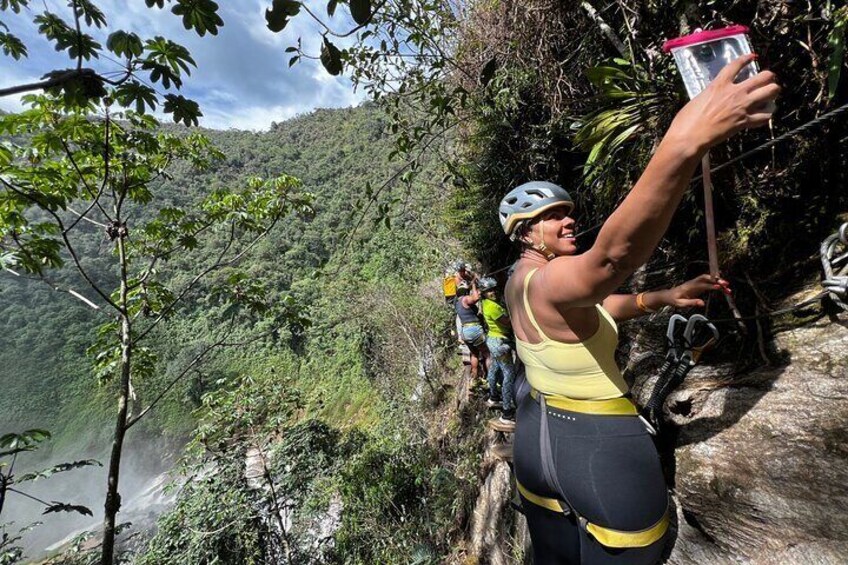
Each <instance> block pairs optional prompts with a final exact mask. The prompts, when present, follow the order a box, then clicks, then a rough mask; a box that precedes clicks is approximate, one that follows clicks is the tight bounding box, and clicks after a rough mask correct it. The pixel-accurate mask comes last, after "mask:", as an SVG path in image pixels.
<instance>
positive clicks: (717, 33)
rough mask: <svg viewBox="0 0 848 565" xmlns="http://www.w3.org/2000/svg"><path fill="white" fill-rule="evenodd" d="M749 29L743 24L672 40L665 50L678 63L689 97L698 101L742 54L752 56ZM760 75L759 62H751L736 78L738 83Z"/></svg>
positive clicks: (664, 46) (666, 44)
mask: <svg viewBox="0 0 848 565" xmlns="http://www.w3.org/2000/svg"><path fill="white" fill-rule="evenodd" d="M747 33H748V28H747V27H745V26H741V25H735V26H730V27H725V28H722V29H714V30H710V31H697V32H695V33H693V34H691V35H684V36H683V37H678V38H676V39H671V40H669V41H666V42H665V43H664V44H663V51H665V52H666V53H668V52H669V51H671V54H672V55H674V62H675V63H677V69H678V70H679V71H680V76H681V77H683V83H684V84H685V85H686V92H687V93H688V94H689V98H695V97H696V96H697V95H698V94H700V93H701V91H702V90H704V89H705V88H706V87H707V85H709V84H710V82H712V80H713V79H714V78H715V77H716V76H717V75H718V74H719V73H720V72H721V70H722V69H723V68H724V67H725V65H727V64H728V63H730V62H731V61H733V60H734V59H738V58H739V57H741V56H742V55H747V54H748V53H751V43H750V42H749V41H748V35H747ZM758 72H759V68H758V67H757V63H756V62H754V61H751V62H750V63H749V64H748V65H746V66H745V68H743V69H742V71H741V72H740V73H739V74H738V75H737V76H736V82H742V81H743V80H745V79H748V78H750V77H752V76H754V75H755V74H757V73H758Z"/></svg>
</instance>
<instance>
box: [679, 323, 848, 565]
mask: <svg viewBox="0 0 848 565" xmlns="http://www.w3.org/2000/svg"><path fill="white" fill-rule="evenodd" d="M776 345H777V346H778V347H779V348H780V349H781V350H783V352H784V354H786V355H788V358H789V362H788V364H786V365H784V366H782V367H766V368H763V369H759V370H757V371H755V372H753V373H749V374H745V375H742V376H739V377H730V376H728V371H727V368H726V367H725V368H721V367H719V368H717V367H704V368H702V367H697V368H696V369H695V370H694V371H693V372H692V373H691V374H690V376H689V377H688V378H687V381H686V383H685V384H684V387H683V388H681V389H680V390H678V391H677V392H675V393H674V394H672V396H671V397H670V399H669V402H668V403H667V407H668V408H669V409H670V411H671V414H670V416H671V419H672V420H673V421H674V423H675V424H676V425H677V426H679V434H678V436H677V440H676V449H675V450H674V457H673V463H671V464H670V467H671V472H670V475H671V478H672V480H673V487H674V493H675V500H676V502H677V505H678V509H677V510H678V518H679V530H678V536H677V540H676V542H675V546H674V548H673V551H672V553H671V556H670V558H669V561H668V562H669V563H674V564H680V565H684V564H695V563H699V564H700V563H740V562H741V563H754V564H763V565H765V564H770V565H771V564H782V563H786V564H789V563H793V564H794V563H804V564H808V563H810V564H811V563H818V564H830V563H834V564H835V563H846V562H848V355H846V354H848V323H846V322H845V319H842V320H839V319H836V318H831V319H828V318H824V319H821V320H819V321H817V322H816V323H814V324H812V325H809V326H806V327H803V328H798V329H793V330H790V331H786V332H784V333H782V334H780V335H779V336H778V337H777V338H776Z"/></svg>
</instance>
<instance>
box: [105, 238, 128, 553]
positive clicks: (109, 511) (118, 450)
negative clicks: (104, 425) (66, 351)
mask: <svg viewBox="0 0 848 565" xmlns="http://www.w3.org/2000/svg"><path fill="white" fill-rule="evenodd" d="M117 245H118V256H119V258H120V263H121V298H120V308H121V388H120V392H119V395H118V414H117V418H116V420H115V436H114V438H113V440H112V454H111V455H110V457H109V476H108V478H107V481H106V503H105V505H104V517H103V546H102V552H101V554H100V565H112V563H113V560H114V557H115V521H116V517H117V515H118V511H119V510H120V509H121V495H120V494H119V493H118V478H119V476H120V470H121V454H122V452H123V447H124V435H125V434H126V431H127V412H128V407H129V395H130V362H131V356H132V334H131V329H132V328H131V326H130V316H129V312H128V310H127V292H128V288H127V287H128V284H127V280H128V275H127V257H126V250H125V249H124V239H123V236H120V237H118V240H117Z"/></svg>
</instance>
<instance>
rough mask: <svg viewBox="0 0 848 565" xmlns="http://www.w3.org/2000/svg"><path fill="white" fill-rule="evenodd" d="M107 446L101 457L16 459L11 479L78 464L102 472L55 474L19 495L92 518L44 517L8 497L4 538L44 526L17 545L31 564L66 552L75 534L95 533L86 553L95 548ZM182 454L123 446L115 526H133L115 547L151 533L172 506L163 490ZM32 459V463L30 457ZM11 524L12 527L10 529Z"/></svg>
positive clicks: (170, 445) (146, 445)
mask: <svg viewBox="0 0 848 565" xmlns="http://www.w3.org/2000/svg"><path fill="white" fill-rule="evenodd" d="M108 448H109V446H105V449H103V450H102V451H100V452H86V453H72V455H71V456H70V458H69V457H59V456H56V457H54V458H50V459H48V460H47V461H46V462H45V461H41V462H40V463H38V464H32V463H31V462H30V461H27V457H28V455H30V454H27V453H24V454H22V455H20V456H19V460H18V464H17V466H16V469H15V475H16V476H18V477H20V476H21V475H22V474H24V473H25V472H28V471H33V470H40V469H44V468H49V467H52V466H53V465H56V464H59V463H63V462H70V461H76V460H80V459H96V460H98V461H100V462H101V463H102V464H103V466H102V467H97V466H91V467H82V468H79V469H74V470H71V471H68V472H64V473H59V474H56V475H53V476H52V477H48V478H46V479H39V480H37V481H35V482H27V483H23V484H21V485H20V487H19V490H22V491H23V492H25V493H27V494H30V495H32V496H35V497H37V498H40V499H42V500H45V501H47V502H52V501H57V502H63V503H68V504H74V505H82V506H86V507H88V508H89V509H90V510H91V511H92V513H93V514H94V516H84V515H82V514H79V513H76V512H55V513H50V514H46V515H43V514H42V512H43V511H44V507H43V506H42V505H41V504H39V503H37V502H35V501H34V500H31V499H28V498H26V497H24V496H21V495H19V494H17V493H8V494H7V498H6V504H5V508H4V509H3V515H2V516H0V523H5V524H7V533H9V534H10V535H15V534H16V533H17V531H18V530H19V529H21V528H23V527H24V526H27V525H28V524H31V523H33V522H36V521H39V522H43V523H42V525H40V526H38V527H36V528H34V529H33V530H32V531H29V532H27V533H25V534H24V535H23V538H22V540H21V541H20V542H19V543H18V545H20V546H22V547H23V548H24V554H25V556H26V558H27V560H29V561H25V562H31V561H32V560H38V559H40V558H44V557H45V556H47V555H52V554H55V553H56V552H57V551H58V550H59V549H64V548H66V547H67V545H68V544H69V542H70V541H71V540H72V539H73V538H75V537H76V536H78V535H79V534H81V533H83V532H85V531H90V532H92V533H94V534H95V535H94V537H93V538H92V541H90V542H89V543H88V544H86V545H85V547H90V546H91V545H96V544H97V543H99V539H100V535H99V532H100V529H101V527H102V520H103V503H104V500H105V493H106V477H107V470H108V469H107V467H108V457H109V449H108ZM181 452H182V445H180V444H178V443H176V442H174V441H173V440H164V439H162V438H153V439H151V438H144V437H142V436H138V437H137V438H134V437H133V436H132V435H130V437H128V438H127V441H126V442H125V443H124V455H123V458H122V461H121V473H120V483H119V487H120V488H119V491H120V494H121V501H122V502H121V511H120V512H119V513H118V523H119V524H121V523H124V522H131V523H132V527H131V528H129V529H128V530H126V531H125V532H124V533H123V534H122V535H121V536H119V538H118V543H119V545H120V544H121V542H123V541H126V539H127V538H129V537H131V536H134V535H135V534H138V533H145V532H149V531H150V530H152V529H153V528H154V527H155V522H156V518H157V517H158V516H159V515H160V514H161V513H162V512H164V511H165V510H167V509H168V507H169V506H170V505H171V504H172V502H173V498H174V496H175V495H174V493H169V494H165V492H164V487H165V486H166V485H167V484H169V483H170V482H171V481H172V477H171V474H170V471H171V470H172V469H173V467H174V464H175V462H176V460H177V459H178V458H179V456H180V454H181ZM32 458H33V459H35V457H34V456H33V457H32ZM10 522H13V524H11V525H10V524H9V523H10Z"/></svg>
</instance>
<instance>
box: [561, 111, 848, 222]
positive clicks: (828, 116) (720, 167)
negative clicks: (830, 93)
mask: <svg viewBox="0 0 848 565" xmlns="http://www.w3.org/2000/svg"><path fill="white" fill-rule="evenodd" d="M845 112H848V103H846V104H843V105H842V106H839V107H838V108H834V109H833V110H831V111H830V112H827V113H825V114H822V115H821V116H819V117H818V118H815V119H813V120H810V121H809V122H806V123H804V124H801V125H800V126H798V127H797V128H795V129H792V130H789V131H788V132H786V133H784V134H782V135H779V136H777V137H775V138H774V139H771V140H769V141H767V142H765V143H763V144H762V145H758V146H757V147H754V148H753V149H751V150H750V151H746V152H744V153H742V154H741V155H737V156H736V157H734V158H733V159H730V160H729V161H726V162H724V163H722V164H721V165H717V166H715V167H711V168H710V174H712V173H717V172H718V171H721V170H723V169H726V168H727V167H729V166H731V165H733V164H735V163H738V162H739V161H742V160H743V159H747V158H748V157H750V156H751V155H756V154H758V153H762V152H763V151H766V150H767V149H771V148H772V147H774V146H775V145H778V144H779V143H783V142H784V141H786V140H787V139H790V138H792V137H795V136H797V135H799V134H801V133H805V132H807V131H808V130H811V129H813V128H814V127H816V126H818V125H819V124H822V123H824V122H826V121H828V120H832V119H833V118H837V117H839V116H841V115H842V114H844V113H845ZM703 178H704V175H703V174H700V175H698V176H696V177H692V180H691V181H689V184H692V183H695V182H698V181H699V180H701V179H703ZM602 225H604V222H603V221H601V222H598V223H597V224H595V225H593V226H591V227H589V228H586V229H585V230H583V231H581V232H580V233H578V234H577V236H576V237H580V236H583V235H586V234H587V233H590V232H593V231H595V230H596V229H598V228H599V227H601V226H602Z"/></svg>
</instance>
